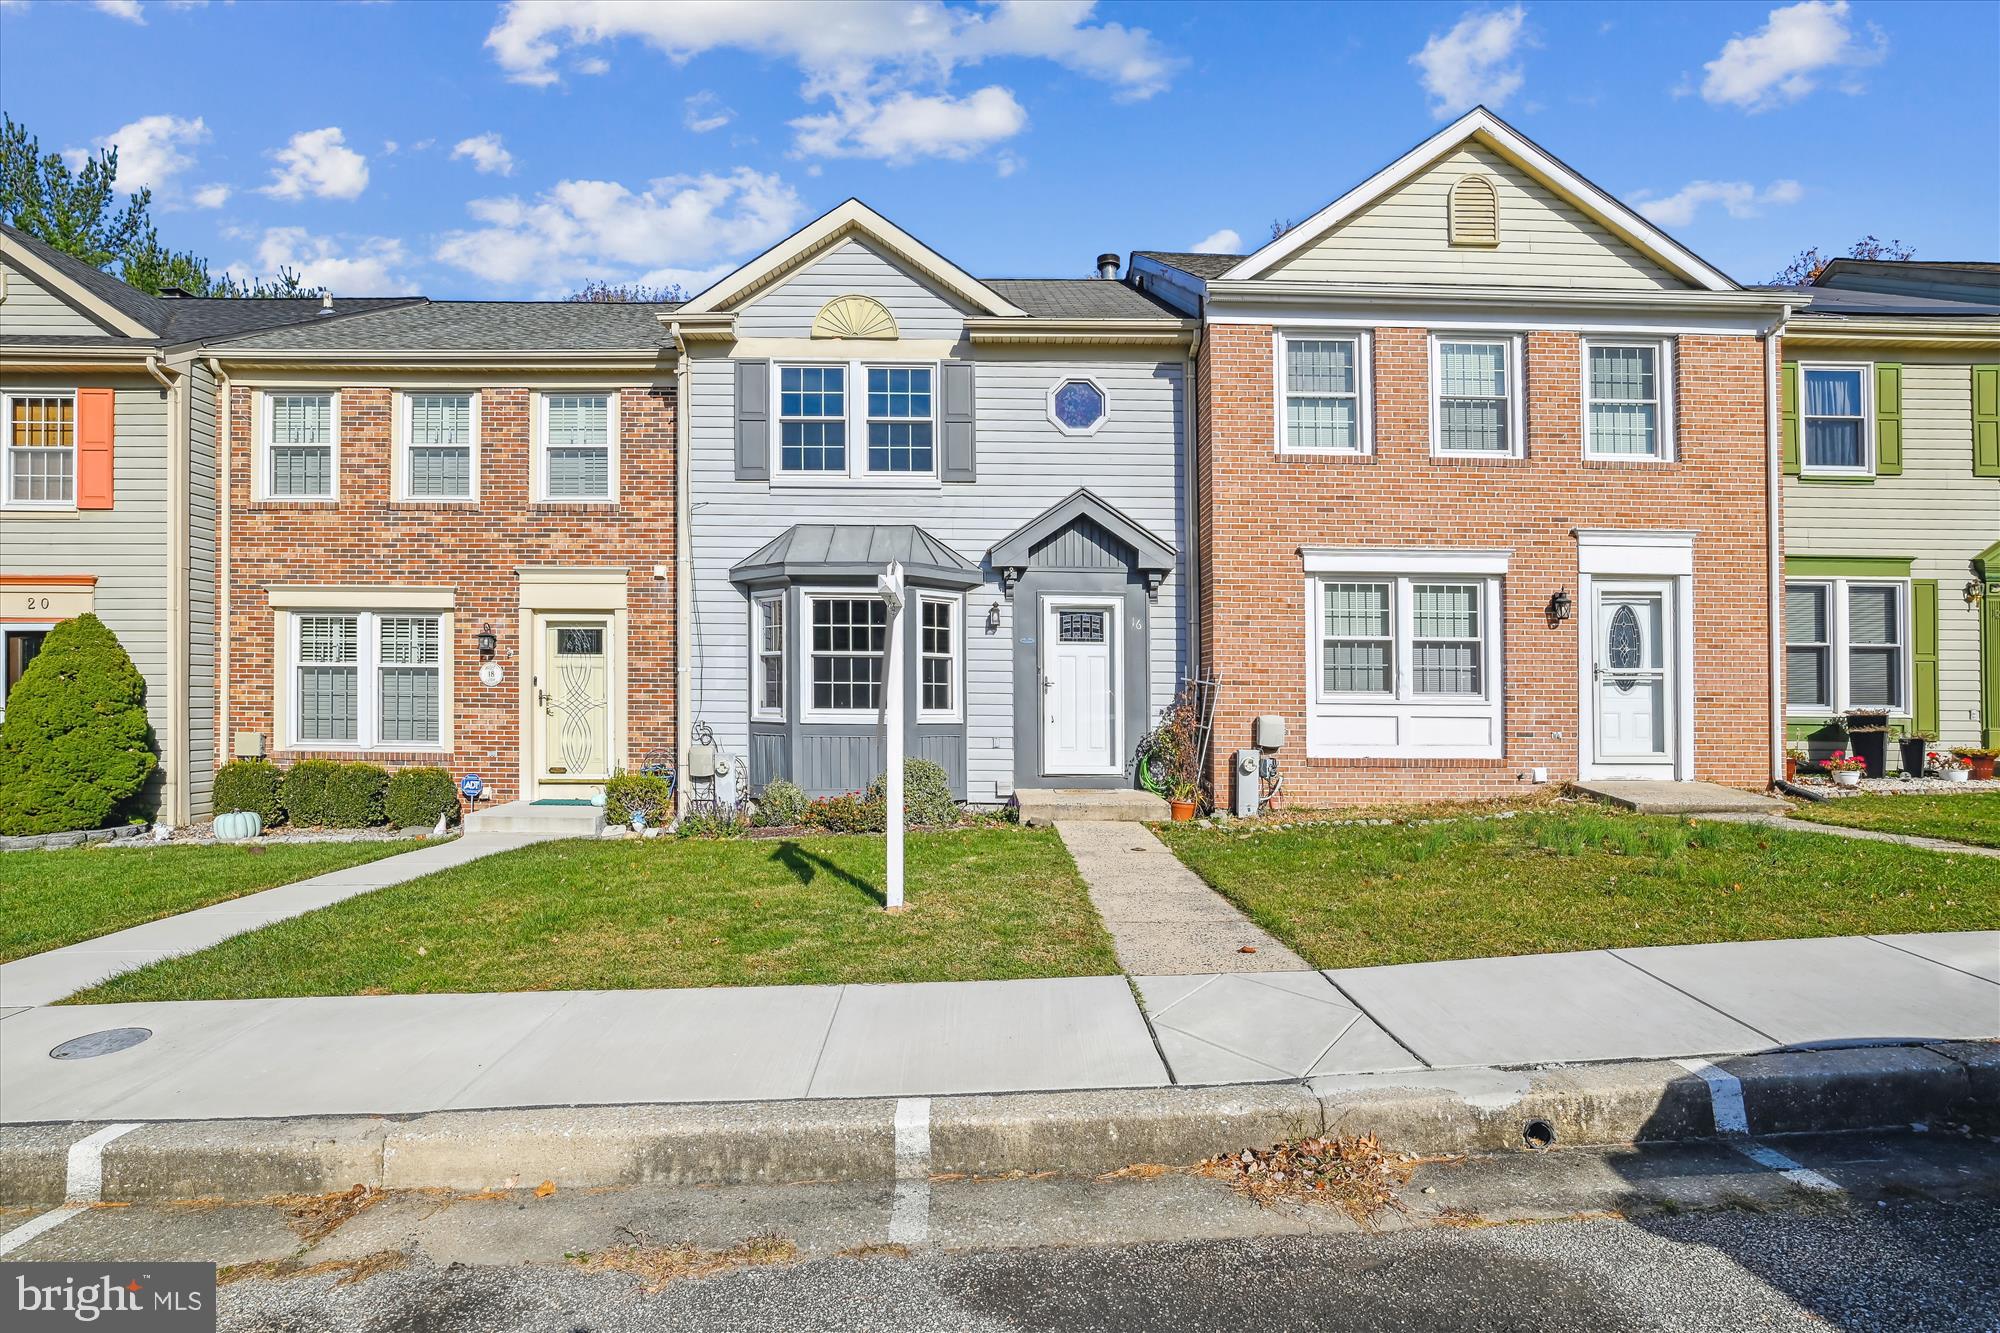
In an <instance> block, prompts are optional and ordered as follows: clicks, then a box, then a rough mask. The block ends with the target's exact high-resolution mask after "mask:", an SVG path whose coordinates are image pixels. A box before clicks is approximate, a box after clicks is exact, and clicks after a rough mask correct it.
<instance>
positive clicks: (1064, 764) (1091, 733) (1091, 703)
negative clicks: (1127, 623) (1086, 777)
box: [1041, 598, 1123, 777]
mask: <svg viewBox="0 0 2000 1333" xmlns="http://www.w3.org/2000/svg"><path fill="white" fill-rule="evenodd" d="M1120 610H1121V603H1119V602H1118V601H1116V600H1113V599H1108V598H1107V599H1097V600H1091V599H1067V598H1048V599H1046V600H1044V601H1043V603H1042V635H1041V638H1042V653H1041V657H1042V680H1041V686H1042V772H1043V773H1044V774H1045V775H1047V776H1051V777H1054V776H1060V775H1062V774H1065V773H1074V774H1083V773H1092V774H1096V773H1116V772H1118V771H1119V768H1120V765H1119V762H1118V717H1119V702H1120V698H1121V695H1122V694H1123V691H1122V690H1121V689H1120V686H1119V680H1118V675H1119V658H1120V652H1119V648H1120V646H1121V633H1120V628H1121V627H1120V621H1119V612H1120Z"/></svg>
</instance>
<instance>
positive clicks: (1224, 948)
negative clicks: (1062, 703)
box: [1056, 819, 1307, 976]
mask: <svg viewBox="0 0 2000 1333" xmlns="http://www.w3.org/2000/svg"><path fill="white" fill-rule="evenodd" d="M1056 832H1057V833H1058V834H1060V835H1061V836H1062V840H1063V846H1065V847H1067V848H1069V854H1070V856H1071V857H1072V858H1074V860H1075V861H1076V868H1077V871H1078V873H1080V874H1081V875H1082V876H1083V882H1084V884H1085V885H1086V886H1088V888H1089V889H1090V901H1091V905H1092V906H1094V907H1096V908H1097V914H1098V915H1099V916H1101V917H1103V918H1104V924H1105V927H1106V928H1107V929H1108V930H1110V932H1111V940H1112V943H1113V944H1114V945H1115V946H1116V947H1117V950H1118V965H1119V966H1120V967H1122V968H1124V969H1125V971H1126V972H1128V973H1130V974H1132V975H1134V976H1142V975H1147V976H1149V975H1159V974H1167V973H1171V974H1176V975H1185V974H1190V973H1211V972H1298V971H1304V970H1305V969H1306V967H1307V964H1306V960H1305V959H1303V958H1301V957H1299V956H1298V955H1297V954H1295V953H1293V952H1292V951H1291V950H1290V949H1287V948H1286V947H1285V946H1284V945H1282V944H1280V943H1278V941H1276V940H1275V939H1273V938H1271V936H1269V935H1268V934H1266V933H1265V932H1264V931H1263V930H1261V929H1259V928H1258V927H1257V926H1256V925H1254V924H1252V923H1251V921H1250V918H1248V917H1246V916H1244V915H1243V913H1241V912H1239V911H1237V910H1236V908H1235V907H1234V906H1232V905H1231V904H1230V902H1229V901H1228V900H1227V899H1225V898H1224V897H1223V896H1222V895H1221V894H1219V893H1217V892H1216V891H1215V890H1214V889H1211V888H1209V887H1208V885H1207V884H1205V883H1203V882H1202V879H1201V876H1199V875H1197V874H1195V873H1194V871H1192V870H1189V869H1188V868H1187V867H1186V866H1184V865H1182V864H1181V861H1180V858H1179V857H1177V856H1175V855H1174V854H1173V853H1172V852H1170V851H1168V850H1167V849H1166V845H1165V844H1164V843H1162V842H1161V841H1160V840H1159V839H1158V838H1156V837H1154V836H1153V834H1152V831H1151V830H1150V829H1148V828H1146V827H1145V826H1144V825H1141V824H1127V823H1112V822H1109V821H1104V820H1070V819H1064V820H1060V821H1058V822H1057V824H1056ZM1245 949H1248V950H1249V951H1250V952H1247V953H1246V952H1244V951H1245Z"/></svg>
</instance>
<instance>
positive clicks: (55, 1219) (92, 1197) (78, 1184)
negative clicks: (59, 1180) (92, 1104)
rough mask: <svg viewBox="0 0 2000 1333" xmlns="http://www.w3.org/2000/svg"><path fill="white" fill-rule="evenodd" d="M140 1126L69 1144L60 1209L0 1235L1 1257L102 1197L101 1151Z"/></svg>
mask: <svg viewBox="0 0 2000 1333" xmlns="http://www.w3.org/2000/svg"><path fill="white" fill-rule="evenodd" d="M138 1128H140V1126H139V1125H136V1124H133V1125H106V1126H105V1127H104V1128H103V1129H100V1130H98V1131H97V1132H96V1133H95V1134H92V1135H90V1136H88V1137H86V1138H81V1139H78V1140H77V1141H76V1142H75V1143H72V1144H70V1145H69V1163H68V1166H67V1168H66V1169H65V1172H64V1176H63V1203H62V1206H61V1207H60V1208H56V1209H54V1210H52V1211H50V1212H46V1213H43V1214H42V1215H41V1216H40V1217H33V1218H30V1219H28V1220H27V1221H26V1222H23V1223H22V1224H21V1225H20V1226H17V1227H15V1228H14V1229H13V1230H12V1231H9V1232H8V1233H7V1234H6V1235H4V1236H0V1254H12V1253H13V1252H14V1251H15V1250H18V1249H20V1248H21V1247H22V1246H23V1245H26V1244H27V1243H28V1242H29V1241H31V1240H33V1239H34V1238H35V1237H37V1236H39V1235H41V1234H43V1233H44V1232H47V1231H53V1230H54V1229H55V1228H57V1227H59V1226H61V1225H62V1224H63V1223H65V1222H67V1221H69V1220H70V1219H71V1218H72V1217H75V1216H76V1215H77V1214H78V1213H80V1212H82V1211H84V1210H85V1209H86V1208H88V1207H90V1205H91V1204H93V1203H96V1202H97V1201H98V1200H100V1199H102V1198H103V1197H104V1149H105V1146H106V1145H107V1144H109V1143H110V1142H111V1141H112V1140H113V1139H117V1138H123V1137H124V1136H125V1135H127V1134H130V1133H131V1132H132V1131H133V1130H135V1129H138Z"/></svg>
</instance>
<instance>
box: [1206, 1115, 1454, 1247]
mask: <svg viewBox="0 0 2000 1333" xmlns="http://www.w3.org/2000/svg"><path fill="white" fill-rule="evenodd" d="M1414 1165H1415V1162H1414V1161H1413V1160H1409V1159H1404V1158H1392V1157H1391V1156H1389V1154H1387V1153H1385V1152H1383V1151H1382V1143H1381V1141H1380V1140H1379V1139H1377V1138H1376V1137H1375V1136H1374V1135H1373V1134H1362V1135H1358V1136H1355V1137H1353V1138H1345V1137H1342V1136H1340V1135H1337V1134H1335V1135H1330V1136H1326V1137H1322V1138H1310V1139H1298V1140H1295V1141H1292V1142H1287V1143H1274V1144H1272V1145H1271V1146H1270V1148H1269V1149H1267V1150H1264V1151H1259V1150H1257V1149H1254V1148H1245V1149H1243V1150H1242V1151H1241V1152H1236V1153H1223V1154H1221V1155H1220V1156H1217V1157H1211V1158H1209V1159H1208V1160H1207V1161H1206V1162H1204V1163H1202V1165H1201V1167H1200V1168H1199V1170H1200V1171H1201V1174H1203V1175H1206V1176H1212V1177H1216V1178H1219V1179H1222V1180H1226V1181H1228V1182H1229V1183H1230V1184H1231V1185H1233V1186H1234V1187H1235V1188H1236V1189H1238V1190H1240V1191H1241V1192H1243V1193H1244V1194H1247V1195H1249V1196H1250V1197H1251V1198H1253V1199H1255V1200H1256V1201H1257V1202H1259V1203H1262V1204H1270V1203H1274V1202H1276V1201H1278V1200H1280V1199H1291V1200H1294V1201H1299V1202H1308V1201H1309V1202H1313V1203H1330V1204H1336V1205H1338V1206H1339V1207H1341V1208H1343V1209H1345V1210H1346V1211H1347V1214H1348V1215H1349V1216H1350V1217H1352V1218H1353V1219H1354V1220H1355V1221H1357V1222H1360V1223H1362V1224H1363V1225H1367V1224H1368V1223H1369V1221H1370V1219H1371V1218H1373V1217H1374V1216H1375V1215H1376V1214H1377V1213H1379V1212H1381V1211H1382V1210H1383V1209H1385V1208H1394V1209H1397V1210H1398V1211H1408V1210H1407V1209H1405V1208H1404V1206H1403V1202H1402V1200H1400V1199H1398V1198H1397V1197H1396V1190H1397V1187H1398V1186H1401V1185H1404V1184H1407V1183H1408V1182H1409V1178H1410V1172H1411V1170H1412V1169H1413V1167H1414Z"/></svg>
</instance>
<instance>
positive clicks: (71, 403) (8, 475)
mask: <svg viewBox="0 0 2000 1333" xmlns="http://www.w3.org/2000/svg"><path fill="white" fill-rule="evenodd" d="M0 412H4V415H5V429H6V432H7V435H6V447H5V452H4V456H0V507H5V508H8V509H73V508H75V507H76V394H75V392H74V391H49V390H45V391H41V392H35V393H22V392H17V393H9V394H6V395H0Z"/></svg>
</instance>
